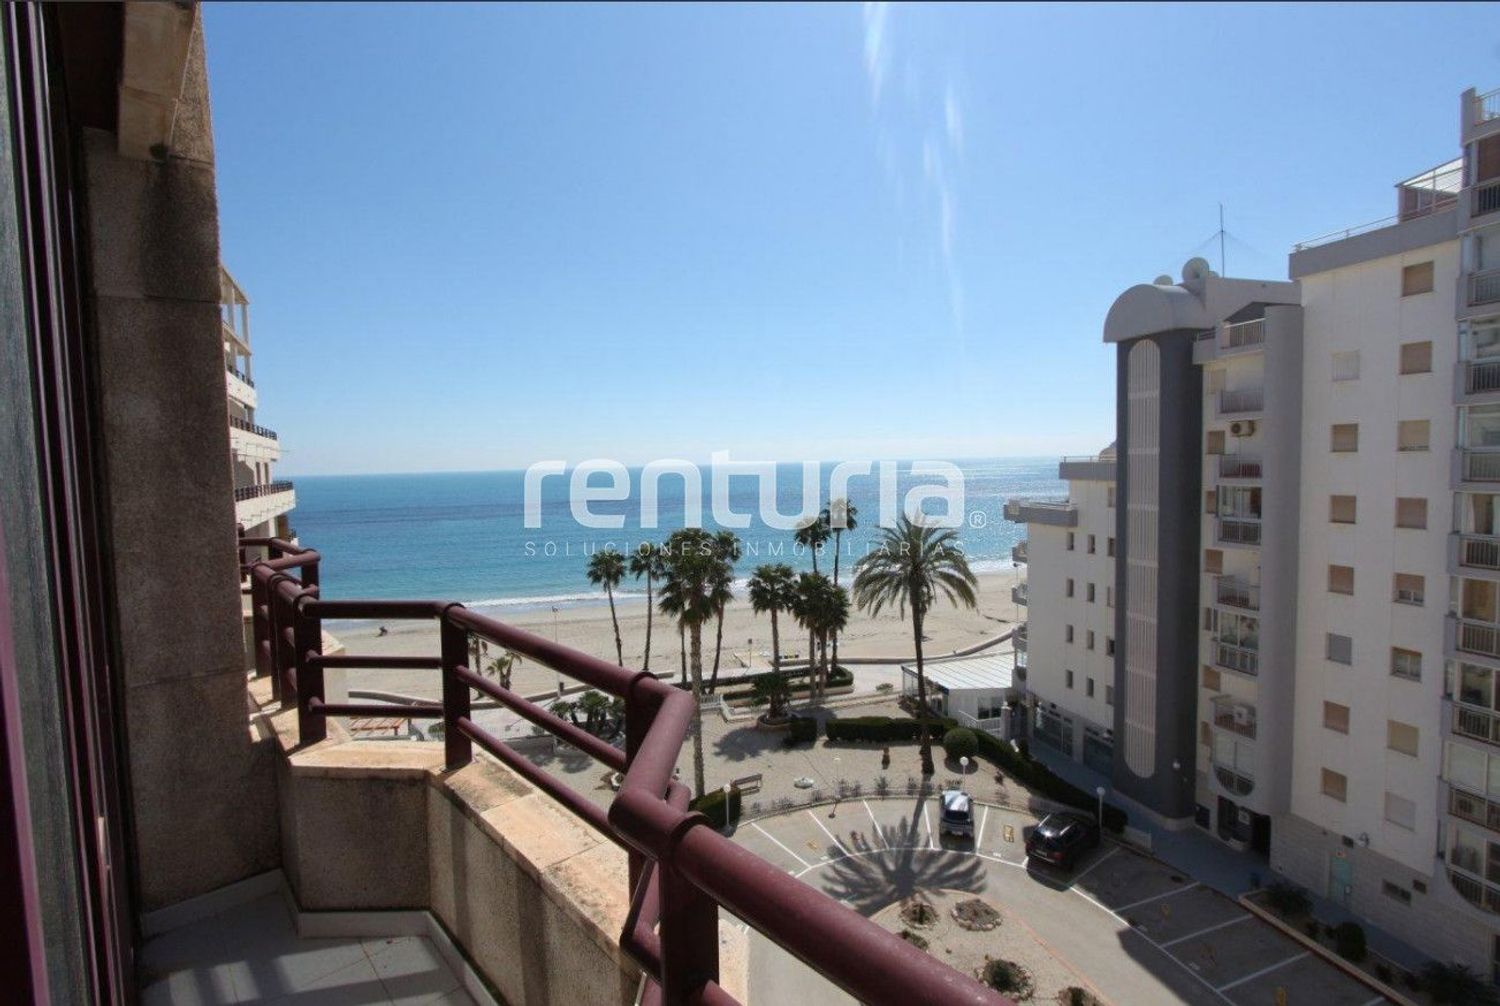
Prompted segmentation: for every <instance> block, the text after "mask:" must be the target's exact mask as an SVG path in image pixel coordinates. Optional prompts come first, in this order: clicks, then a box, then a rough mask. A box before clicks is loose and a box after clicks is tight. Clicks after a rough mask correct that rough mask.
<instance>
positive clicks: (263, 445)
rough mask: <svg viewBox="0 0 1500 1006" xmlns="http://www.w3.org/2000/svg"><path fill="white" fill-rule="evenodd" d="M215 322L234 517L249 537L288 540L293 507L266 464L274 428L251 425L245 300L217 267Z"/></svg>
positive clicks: (274, 452)
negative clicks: (225, 397)
mask: <svg viewBox="0 0 1500 1006" xmlns="http://www.w3.org/2000/svg"><path fill="white" fill-rule="evenodd" d="M219 286H220V291H221V292H220V295H219V304H220V306H219V323H220V328H221V330H222V332H223V338H224V383H225V390H226V391H227V392H228V397H229V447H230V450H231V451H232V452H233V454H234V516H235V520H236V521H237V522H238V524H239V526H240V527H242V528H244V529H245V533H246V534H247V535H249V536H251V537H266V536H271V535H274V536H276V537H278V538H288V537H291V528H290V526H289V523H288V521H287V514H289V513H290V512H291V510H292V508H293V507H295V506H296V505H297V493H296V489H295V488H294V487H293V486H292V483H290V482H288V481H286V480H284V479H282V480H278V479H276V478H275V477H273V476H272V474H271V466H272V465H273V464H275V463H276V462H278V461H280V460H281V440H280V438H279V437H278V436H277V435H276V431H275V430H271V429H268V428H266V427H264V426H261V425H260V424H259V423H257V422H256V418H255V410H256V408H257V406H258V404H259V398H258V396H257V394H256V391H255V378H254V376H253V374H254V370H253V367H252V364H251V360H250V358H251V349H250V299H249V298H248V297H246V296H245V291H244V290H242V289H241V288H240V285H239V284H238V283H236V282H235V281H234V277H233V276H231V275H229V270H227V269H225V268H224V267H223V266H220V267H219Z"/></svg>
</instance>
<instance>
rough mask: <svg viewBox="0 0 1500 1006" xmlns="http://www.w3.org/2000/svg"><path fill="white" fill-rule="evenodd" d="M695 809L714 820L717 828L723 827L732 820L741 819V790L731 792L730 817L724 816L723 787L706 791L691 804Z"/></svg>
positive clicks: (713, 822) (711, 820)
mask: <svg viewBox="0 0 1500 1006" xmlns="http://www.w3.org/2000/svg"><path fill="white" fill-rule="evenodd" d="M690 806H691V807H692V809H693V810H696V811H700V812H701V813H702V814H703V815H704V816H705V817H707V818H708V819H709V821H710V822H712V824H713V826H714V827H715V828H719V829H723V828H724V826H725V825H726V824H728V823H729V822H730V821H738V820H739V819H740V791H739V790H737V789H735V790H730V792H729V819H728V821H726V820H725V818H724V791H723V790H722V789H715V790H710V791H709V792H707V793H704V794H703V795H702V796H700V797H699V798H698V799H696V800H694V801H693V802H692V804H691V805H690Z"/></svg>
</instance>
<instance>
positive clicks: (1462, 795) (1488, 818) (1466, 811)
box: [1448, 783, 1500, 831]
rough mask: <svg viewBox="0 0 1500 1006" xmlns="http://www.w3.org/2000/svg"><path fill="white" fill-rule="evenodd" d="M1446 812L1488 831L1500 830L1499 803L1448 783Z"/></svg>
mask: <svg viewBox="0 0 1500 1006" xmlns="http://www.w3.org/2000/svg"><path fill="white" fill-rule="evenodd" d="M1448 813H1450V814H1452V815H1453V816H1454V817H1461V818H1463V819H1464V820H1465V821H1469V822H1470V823H1472V824H1477V825H1481V826H1483V827H1485V828H1488V829H1489V830H1490V831H1500V803H1496V802H1495V801H1493V800H1487V799H1485V798H1484V797H1482V796H1479V795H1478V794H1477V793H1470V792H1469V791H1468V790H1464V789H1459V788H1458V787H1457V786H1455V785H1453V784H1452V783H1449V784H1448Z"/></svg>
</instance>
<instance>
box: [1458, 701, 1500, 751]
mask: <svg viewBox="0 0 1500 1006" xmlns="http://www.w3.org/2000/svg"><path fill="white" fill-rule="evenodd" d="M1453 732H1454V733H1456V734H1461V735H1463V736H1464V737H1472V738H1474V739H1475V740H1480V741H1484V742H1485V743H1487V744H1496V745H1500V713H1495V712H1492V711H1491V710H1488V709H1480V708H1478V707H1477V706H1466V705H1462V704H1460V703H1458V702H1455V703H1453Z"/></svg>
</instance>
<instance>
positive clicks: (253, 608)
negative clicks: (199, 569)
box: [250, 566, 281, 698]
mask: <svg viewBox="0 0 1500 1006" xmlns="http://www.w3.org/2000/svg"><path fill="white" fill-rule="evenodd" d="M266 580H267V578H266V577H264V576H261V575H260V574H259V572H258V571H257V568H256V567H255V566H251V567H250V628H251V632H252V641H253V643H254V645H255V676H256V677H257V678H263V677H265V676H266V675H267V674H270V673H271V654H270V645H269V644H270V641H271V621H270V618H271V611H270V598H269V592H268V591H267V590H266ZM280 695H281V686H280V685H279V684H277V683H276V681H275V680H272V682H271V697H272V698H279V697H280Z"/></svg>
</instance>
